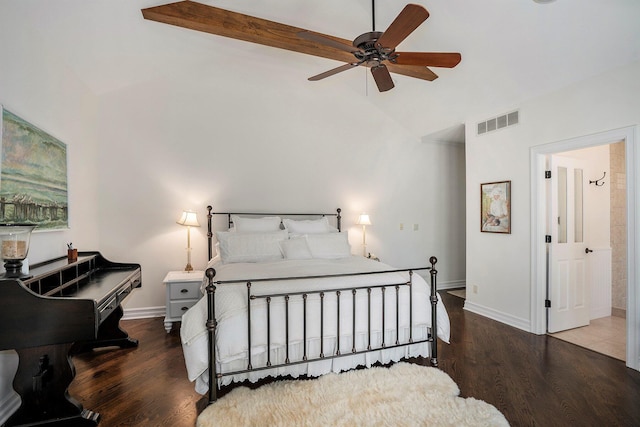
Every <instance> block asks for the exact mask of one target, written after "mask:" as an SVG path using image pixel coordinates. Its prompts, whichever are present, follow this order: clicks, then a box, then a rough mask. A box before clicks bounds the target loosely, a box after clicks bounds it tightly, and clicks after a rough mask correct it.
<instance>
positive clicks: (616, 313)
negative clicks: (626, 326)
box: [611, 307, 627, 319]
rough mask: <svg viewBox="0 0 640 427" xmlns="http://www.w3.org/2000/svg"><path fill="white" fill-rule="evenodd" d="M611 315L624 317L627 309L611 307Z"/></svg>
mask: <svg viewBox="0 0 640 427" xmlns="http://www.w3.org/2000/svg"><path fill="white" fill-rule="evenodd" d="M611 315H612V316H614V317H622V318H623V319H626V318H627V310H625V309H624V308H616V307H611Z"/></svg>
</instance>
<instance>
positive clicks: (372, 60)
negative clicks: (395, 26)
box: [353, 31, 395, 67]
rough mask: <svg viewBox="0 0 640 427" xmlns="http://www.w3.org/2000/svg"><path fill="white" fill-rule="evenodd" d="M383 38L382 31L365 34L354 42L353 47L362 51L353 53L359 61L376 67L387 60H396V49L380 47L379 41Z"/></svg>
mask: <svg viewBox="0 0 640 427" xmlns="http://www.w3.org/2000/svg"><path fill="white" fill-rule="evenodd" d="M380 36H382V32H381V31H371V32H368V33H364V34H362V35H360V36H358V37H356V39H355V40H354V41H353V46H354V47H357V48H358V49H360V51H356V52H353V54H354V56H355V57H356V59H357V60H358V61H361V62H366V63H367V65H369V66H372V67H373V66H376V65H379V64H380V63H382V61H385V60H393V59H394V58H395V55H394V53H395V49H387V48H384V47H382V46H380V45H379V44H378V43H377V41H378V39H379V38H380Z"/></svg>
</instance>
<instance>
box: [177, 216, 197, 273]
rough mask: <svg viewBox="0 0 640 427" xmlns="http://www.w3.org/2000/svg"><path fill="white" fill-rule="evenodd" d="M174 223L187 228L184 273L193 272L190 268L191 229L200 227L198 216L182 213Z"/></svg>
mask: <svg viewBox="0 0 640 427" xmlns="http://www.w3.org/2000/svg"><path fill="white" fill-rule="evenodd" d="M176 222H177V223H178V224H180V225H185V226H186V227H187V266H186V267H185V268H184V271H193V267H192V266H191V227H200V223H199V222H198V215H197V214H196V213H195V212H193V211H183V212H182V215H181V216H180V219H179V220H177V221H176Z"/></svg>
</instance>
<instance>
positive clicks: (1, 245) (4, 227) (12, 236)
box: [0, 224, 36, 278]
mask: <svg viewBox="0 0 640 427" xmlns="http://www.w3.org/2000/svg"><path fill="white" fill-rule="evenodd" d="M34 228H36V225H35V224H0V257H1V258H2V261H4V269H5V270H6V273H5V277H13V278H18V277H22V261H24V260H25V258H26V257H27V254H28V253H29V241H30V240H31V232H32V231H33V229H34Z"/></svg>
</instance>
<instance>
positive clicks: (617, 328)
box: [550, 316, 627, 361]
mask: <svg viewBox="0 0 640 427" xmlns="http://www.w3.org/2000/svg"><path fill="white" fill-rule="evenodd" d="M550 335H551V336H552V337H556V338H559V339H561V340H564V341H568V342H570V343H573V344H576V345H579V346H581V347H585V348H588V349H590V350H593V351H597V352H598V353H602V354H606V355H608V356H611V357H614V358H616V359H619V360H623V361H624V360H625V358H626V351H627V323H626V319H624V318H622V317H614V316H611V317H602V318H600V319H593V320H591V322H590V324H589V325H588V326H583V327H581V328H575V329H569V330H567V331H562V332H557V333H555V334H550Z"/></svg>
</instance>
